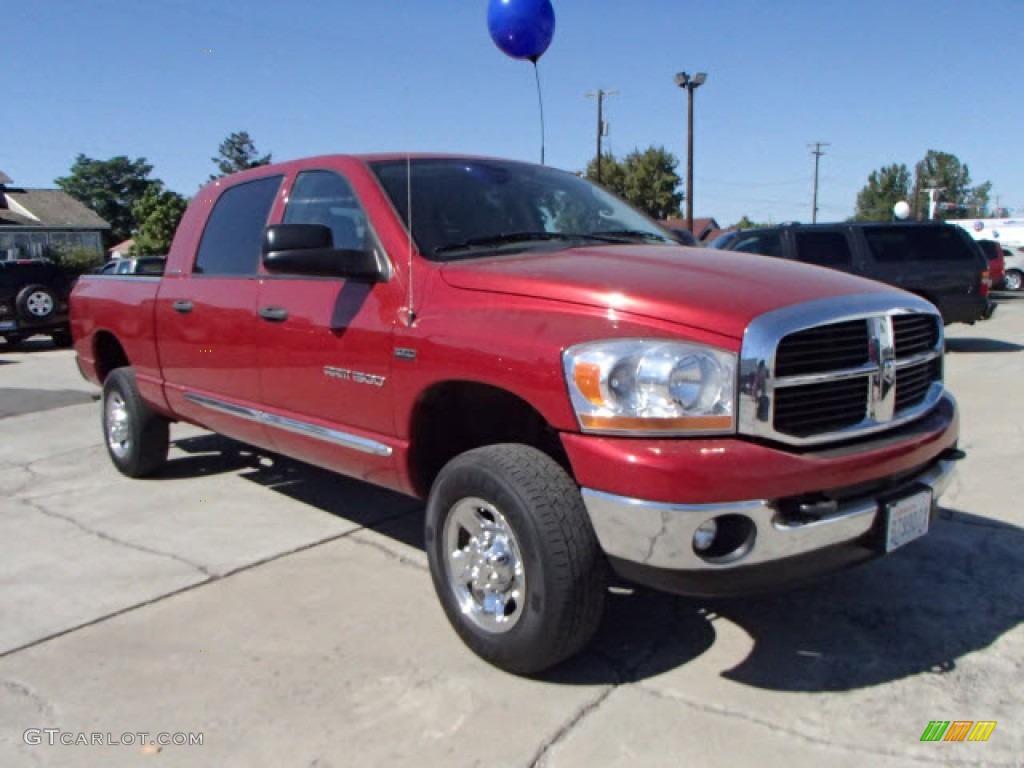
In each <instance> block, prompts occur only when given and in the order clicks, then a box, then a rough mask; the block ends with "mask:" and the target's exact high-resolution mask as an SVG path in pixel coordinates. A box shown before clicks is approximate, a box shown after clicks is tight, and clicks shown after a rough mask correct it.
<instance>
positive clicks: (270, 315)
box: [259, 307, 288, 323]
mask: <svg viewBox="0 0 1024 768" xmlns="http://www.w3.org/2000/svg"><path fill="white" fill-rule="evenodd" d="M259 313H260V317H262V318H263V319H264V320H266V321H268V322H271V323H283V322H284V321H285V320H287V319H288V310H287V309H285V308H284V307H260V309H259Z"/></svg>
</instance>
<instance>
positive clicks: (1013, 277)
mask: <svg viewBox="0 0 1024 768" xmlns="http://www.w3.org/2000/svg"><path fill="white" fill-rule="evenodd" d="M1022 283H1024V273H1021V272H1018V271H1017V270H1016V269H1011V270H1010V271H1009V272H1007V273H1006V275H1005V277H1003V286H1004V287H1005V288H1006V290H1008V291H1019V290H1020V287H1021V284H1022Z"/></svg>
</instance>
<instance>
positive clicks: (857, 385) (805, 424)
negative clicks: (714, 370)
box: [740, 305, 942, 445]
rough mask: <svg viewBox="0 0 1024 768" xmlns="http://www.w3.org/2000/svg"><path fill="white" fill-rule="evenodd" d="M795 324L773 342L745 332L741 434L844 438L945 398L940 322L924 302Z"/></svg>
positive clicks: (805, 440) (803, 440)
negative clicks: (755, 351) (757, 351)
mask: <svg viewBox="0 0 1024 768" xmlns="http://www.w3.org/2000/svg"><path fill="white" fill-rule="evenodd" d="M914 309H915V310H916V309H917V307H914ZM822 314H825V312H822ZM800 319H801V320H803V318H800ZM756 322H757V321H755V323H756ZM793 324H794V325H795V324H796V322H794V323H793ZM765 325H767V323H766V324H765ZM800 326H801V327H798V328H796V329H793V330H792V331H790V332H782V333H780V334H779V335H778V336H776V340H775V342H774V344H773V343H772V341H771V339H770V338H768V337H766V336H765V335H764V333H763V328H757V329H754V324H752V325H751V329H748V333H747V338H746V339H745V341H744V352H743V360H742V361H741V383H740V388H741V392H740V395H741V397H740V429H741V431H744V432H750V433H752V434H755V435H758V436H762V437H766V438H769V439H775V440H780V441H782V442H788V443H793V444H796V445H803V444H817V443H823V442H828V441H833V440H840V439H848V438H852V437H856V436H858V435H860V434H865V433H871V432H877V431H880V430H884V429H888V428H891V427H893V426H896V425H898V424H902V423H905V422H906V421H909V420H911V419H913V418H916V417H917V416H919V415H921V414H922V413H924V412H925V411H927V410H929V409H930V408H931V407H932V406H934V405H935V403H936V402H937V401H938V399H939V397H941V395H942V321H941V318H940V317H939V316H938V315H937V314H935V313H934V310H932V309H931V307H930V306H928V305H924V306H923V307H921V308H920V310H919V311H909V309H908V308H906V307H893V308H892V309H889V310H888V311H881V312H872V313H870V314H868V313H865V314H864V315H863V316H859V317H854V318H853V319H849V315H847V318H842V319H838V321H836V322H823V323H820V324H816V325H811V326H810V327H807V325H806V324H804V323H803V322H801V323H800ZM752 329H753V330H756V333H752V332H751V331H752ZM783 330H784V331H785V329H783ZM748 343H749V345H750V346H753V347H760V348H761V352H762V354H761V355H757V356H752V355H750V354H749V352H748V349H747V347H748ZM743 372H746V373H747V375H746V376H744V375H743Z"/></svg>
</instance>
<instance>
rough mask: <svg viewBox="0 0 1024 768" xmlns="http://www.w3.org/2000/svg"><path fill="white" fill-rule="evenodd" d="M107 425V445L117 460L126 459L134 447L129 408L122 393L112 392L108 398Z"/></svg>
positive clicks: (105, 409)
mask: <svg viewBox="0 0 1024 768" xmlns="http://www.w3.org/2000/svg"><path fill="white" fill-rule="evenodd" d="M104 411H105V417H106V418H105V419H104V421H105V423H106V426H107V445H109V446H110V451H111V453H113V454H114V455H115V456H116V457H117V458H119V459H124V458H125V457H127V456H128V452H129V451H130V450H131V447H132V439H131V423H130V419H129V417H128V406H127V405H125V402H124V398H123V397H121V393H120V392H111V393H110V394H109V395H108V396H107V402H106V406H105V408H104Z"/></svg>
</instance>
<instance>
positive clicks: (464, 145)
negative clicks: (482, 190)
mask: <svg viewBox="0 0 1024 768" xmlns="http://www.w3.org/2000/svg"><path fill="white" fill-rule="evenodd" d="M553 5H554V9H555V17H556V29H555V35H554V40H553V42H552V44H551V47H550V48H549V49H548V51H547V53H546V54H545V55H544V56H543V57H542V58H541V60H540V63H539V73H540V79H541V88H542V94H543V102H544V121H545V128H546V131H545V133H546V142H545V144H546V152H545V154H546V162H547V164H548V165H553V166H556V167H559V168H564V169H567V170H572V171H576V170H581V169H583V168H585V167H586V164H587V163H588V161H589V160H590V159H591V158H592V157H593V156H594V153H595V142H596V123H597V105H596V103H595V100H594V99H593V98H587V97H586V96H585V94H586V93H587V92H589V91H594V90H596V89H605V90H608V89H617V90H618V91H619V93H618V94H616V95H613V96H609V97H607V98H606V100H605V105H604V117H605V119H606V120H607V121H608V122H609V129H610V132H609V135H608V137H607V138H606V139H605V140H604V142H605V143H604V147H605V149H606V150H610V151H612V152H613V153H614V154H616V155H617V156H623V155H625V154H627V153H629V152H630V151H632V150H633V149H636V148H640V149H644V148H647V147H648V146H651V145H660V146H664V147H665V148H667V149H668V150H669V151H670V152H672V153H674V154H675V155H676V157H677V158H679V161H680V163H679V166H678V173H679V175H680V177H681V178H683V179H685V175H686V174H685V169H686V165H685V164H686V93H685V91H683V90H682V89H680V88H678V87H677V86H676V85H675V84H674V82H673V77H674V74H675V73H676V72H679V71H686V72H689V73H691V74H693V73H694V72H698V71H703V72H707V82H706V83H705V85H704V86H703V87H701V88H699V89H698V90H697V91H696V92H695V102H694V108H695V125H694V171H693V173H694V190H693V200H694V215H695V216H697V217H703V216H711V217H714V218H715V219H716V220H717V221H718V222H719V224H721V225H723V226H727V225H729V224H731V223H734V222H735V221H737V220H738V219H739V218H740V217H742V216H744V215H746V216H749V217H750V218H751V219H753V220H755V221H773V222H781V221H809V220H810V218H811V207H812V188H813V179H814V157H813V156H812V155H811V149H810V148H809V147H808V144H811V143H813V142H818V141H820V142H827V143H828V144H829V146H827V147H824V151H825V153H826V154H825V155H824V156H823V157H822V158H821V166H820V176H819V203H818V204H819V214H818V219H819V221H830V220H831V221H834V220H841V219H844V218H846V217H848V216H850V215H852V214H853V210H854V206H855V204H856V196H857V192H858V191H859V190H860V189H861V188H862V187H863V186H864V184H865V183H866V181H867V177H868V175H869V174H870V173H871V171H872V170H875V169H877V168H880V167H881V166H884V165H888V164H891V163H905V164H906V165H907V166H908V167H909V168H911V170H912V169H913V166H914V164H915V163H917V162H918V161H919V160H920V159H921V158H923V157H924V155H925V153H926V152H927V151H928V150H929V149H937V150H941V151H944V152H951V153H953V154H955V155H957V156H958V157H959V158H960V159H961V161H963V162H964V163H966V164H967V166H968V168H969V169H970V173H971V179H972V182H973V183H979V182H982V181H991V182H992V193H993V198H992V202H993V203H995V202H996V199H997V198H998V202H999V204H1000V205H1002V206H1006V207H1010V208H1016V209H1017V210H1016V212H1017V213H1018V214H1019V215H1022V216H1024V146H1022V142H1024V130H1022V126H1024V98H1022V95H1024V77H1022V74H1021V73H1022V68H1021V64H1020V62H1021V56H1020V51H1019V48H1020V41H1021V33H1022V30H1024V1H1022V0H977V1H976V2H973V3H963V2H962V1H961V2H950V1H949V0H929V1H927V2H926V1H924V0H887V1H885V2H878V1H876V0H861V1H860V2H853V3H850V2H847V3H840V2H836V1H835V0H817V2H810V1H809V0H786V1H785V2H779V1H778V0H774V1H772V2H769V1H768V0H732V1H729V0H727V1H726V2H719V3H711V2H706V3H696V2H685V1H681V0H673V1H671V2H670V1H668V0H635V2H632V3H630V2H623V0H553ZM0 7H2V10H3V12H2V13H0V30H2V31H3V34H2V38H3V44H2V45H0V65H2V67H3V70H4V71H5V73H6V77H5V79H4V89H3V95H2V97H0V105H2V106H0V115H2V117H0V126H2V129H0V171H4V172H6V173H7V174H8V175H9V176H10V177H11V178H12V179H13V180H14V182H15V183H16V184H18V185H20V186H24V187H40V188H46V187H53V186H54V179H56V178H57V177H58V176H63V175H66V174H67V173H68V171H69V169H70V167H71V165H72V163H73V162H74V160H75V157H76V156H77V155H78V154H79V153H82V154H85V155H87V156H89V157H92V158H97V159H107V158H110V157H113V156H116V155H127V156H129V157H130V158H133V159H134V158H137V157H144V158H146V159H147V160H148V161H149V162H150V163H151V164H152V165H153V167H154V168H153V174H152V175H153V177H154V178H159V179H161V180H162V181H163V182H164V183H165V184H166V185H167V186H168V187H170V188H171V189H174V190H175V191H177V192H180V193H182V194H184V195H186V196H191V195H192V194H193V193H194V192H195V191H196V190H197V188H198V187H199V185H200V184H201V183H202V182H204V181H205V180H206V179H207V178H208V177H209V176H210V174H211V173H213V172H214V171H215V166H214V163H213V162H212V161H211V158H212V157H213V156H214V155H216V154H217V147H218V146H219V144H220V142H221V141H223V140H224V138H225V137H227V135H228V134H230V133H232V132H234V131H242V130H244V131H248V132H249V134H250V136H251V137H252V138H253V140H254V142H255V144H256V147H257V149H258V150H259V151H260V152H261V153H267V152H270V153H272V154H273V158H274V159H275V160H286V159H291V158H296V157H304V156H310V155H318V154H327V153H335V152H337V153H362V152H376V151H431V152H433V151H436V152H454V153H469V154H478V155H489V156H498V157H509V158H515V159H520V160H529V161H534V162H536V161H539V159H540V145H541V131H540V119H539V110H538V99H537V90H536V84H535V80H534V72H533V66H532V65H531V64H530V63H529V62H525V61H519V60H515V59H511V58H509V57H507V56H505V55H504V54H503V53H502V52H501V51H500V50H499V49H498V48H497V47H496V46H495V45H494V44H493V42H492V41H491V39H490V36H489V34H488V29H487V0H404V1H403V2H397V1H396V0H377V1H376V2H350V1H349V0H288V2H283V1H282V0H275V1H273V2H271V1H270V0H245V1H244V2H241V1H238V0H90V2H81V0H0ZM1015 137H1016V138H1015Z"/></svg>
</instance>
